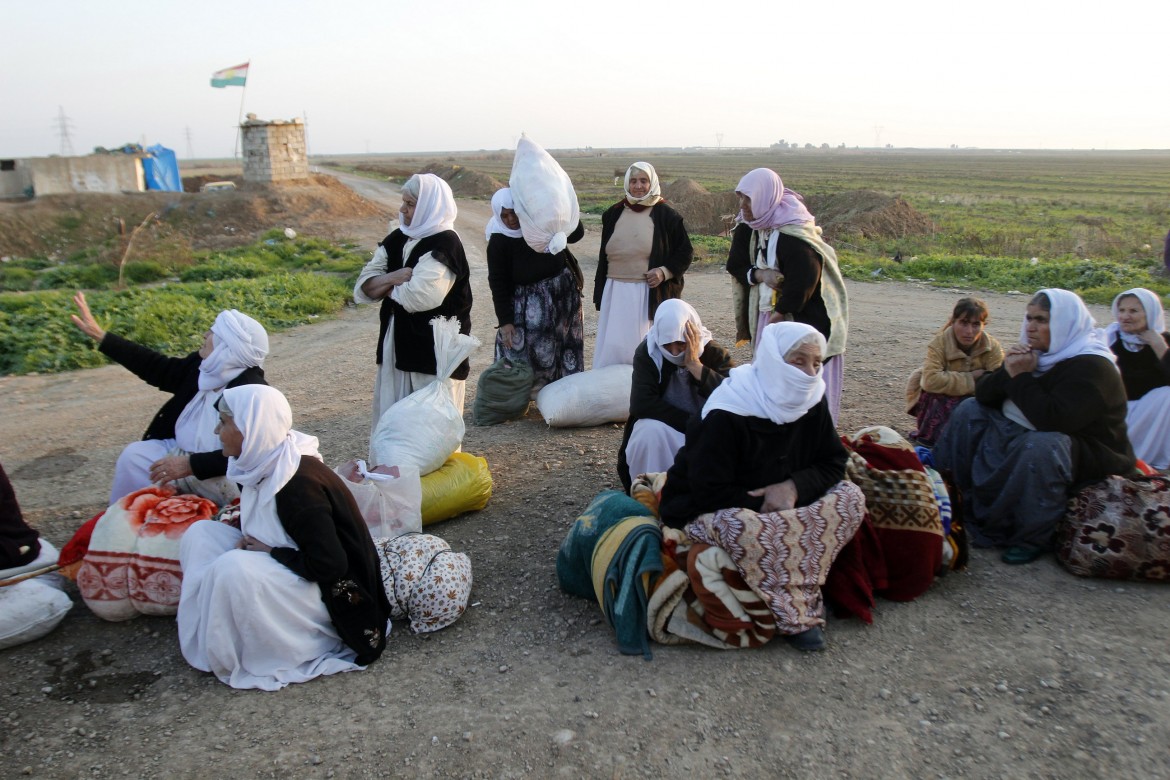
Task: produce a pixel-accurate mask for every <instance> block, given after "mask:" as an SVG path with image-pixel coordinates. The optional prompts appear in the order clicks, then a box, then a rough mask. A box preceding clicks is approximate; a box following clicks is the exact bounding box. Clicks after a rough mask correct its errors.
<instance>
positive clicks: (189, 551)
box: [178, 520, 365, 691]
mask: <svg viewBox="0 0 1170 780" xmlns="http://www.w3.org/2000/svg"><path fill="white" fill-rule="evenodd" d="M242 536H243V535H242V534H241V533H240V532H239V531H238V530H236V529H235V528H232V527H231V526H228V525H224V524H223V523H218V522H216V521H214V520H201V521H199V522H197V523H195V524H194V525H192V526H191V527H190V528H188V529H187V532H186V533H185V534H183V539H182V541H181V542H180V543H179V563H180V564H181V565H182V567H183V590H182V593H181V595H180V596H179V616H178V623H179V646H180V648H182V651H183V657H184V658H186V659H187V662H188V663H189V664H191V665H192V666H194V667H195V668H196V669H199V670H201V671H204V672H211V673H212V674H214V675H215V676H216V677H218V678H219V679H220V681H222V682H225V683H227V684H228V685H230V686H232V687H233V688H259V689H261V690H265V691H275V690H279V689H281V688H283V687H284V686H286V685H288V684H289V683H299V682H305V681H307V680H312V679H313V678H314V677H319V676H321V675H324V674H336V673H338V672H350V671H353V670H355V669H364V668H365V667H362V666H358V665H357V664H356V663H354V658H356V654H355V653H354V651H353V650H351V649H350V648H349V647H348V646H347V645H346V644H345V643H344V642H342V641H341V638H340V637H339V636H338V634H337V631H336V630H335V629H334V628H333V622H332V621H331V620H330V619H329V612H328V611H327V610H326V609H325V602H323V601H322V600H321V589H320V587H319V586H318V585H317V583H315V582H309V581H308V580H305V579H301V578H300V577H298V576H297V575H296V574H294V573H293V572H292V571H291V570H290V569H289V568H288V567H286V566H284V565H283V564H281V563H278V562H277V561H276V559H275V558H273V557H272V556H271V555H269V554H268V553H263V552H254V551H250V550H240V549H237V545H238V544H239V543H240V539H241V538H242Z"/></svg>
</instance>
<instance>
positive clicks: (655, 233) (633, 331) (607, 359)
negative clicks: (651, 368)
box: [593, 162, 694, 368]
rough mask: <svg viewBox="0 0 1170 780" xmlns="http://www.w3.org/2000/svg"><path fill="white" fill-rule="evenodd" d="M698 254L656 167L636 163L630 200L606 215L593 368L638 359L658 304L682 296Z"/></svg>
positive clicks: (596, 286) (628, 184)
mask: <svg viewBox="0 0 1170 780" xmlns="http://www.w3.org/2000/svg"><path fill="white" fill-rule="evenodd" d="M693 255H694V249H692V247H691V239H690V236H688V235H687V229H686V226H685V225H684V224H683V218H682V216H681V215H680V214H679V213H678V212H677V211H675V210H674V209H672V208H671V207H670V206H667V205H666V203H665V201H664V200H663V198H662V188H661V186H660V185H659V183H658V174H657V172H655V170H654V166H653V165H651V164H650V163H646V162H636V163H634V164H633V165H631V166H630V167H629V169H628V170H627V171H626V179H625V197H624V198H623V199H622V200H621V201H619V202H618V203H615V204H614V205H613V206H610V207H609V208H608V209H607V210H606V211H605V213H604V214H602V215H601V251H600V253H599V254H598V256H597V275H596V276H595V277H594V280H593V304H594V306H596V307H597V310H598V312H599V314H598V315H597V342H596V343H595V344H594V347H593V367H594V368H602V367H603V366H609V365H614V364H625V365H629V364H630V363H631V362H632V361H633V359H634V350H635V349H637V348H638V344H640V343H641V342H642V339H643V338H644V337H645V336H646V331H648V330H649V329H650V322H651V321H652V320H653V319H654V314H655V312H656V311H658V306H659V305H660V304H661V303H662V302H663V301H666V300H670V299H672V298H679V297H681V296H682V291H683V274H685V273H686V272H687V269H688V268H690V266H691V258H692V256H693Z"/></svg>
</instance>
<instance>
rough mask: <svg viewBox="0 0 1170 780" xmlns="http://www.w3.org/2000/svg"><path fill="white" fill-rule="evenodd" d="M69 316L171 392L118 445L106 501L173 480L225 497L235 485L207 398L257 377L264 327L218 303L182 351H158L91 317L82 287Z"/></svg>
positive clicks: (221, 500)
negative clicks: (198, 343) (199, 342)
mask: <svg viewBox="0 0 1170 780" xmlns="http://www.w3.org/2000/svg"><path fill="white" fill-rule="evenodd" d="M73 302H74V303H75V304H76V305H77V311H78V313H77V314H74V315H73V317H72V319H73V324H75V325H76V326H77V328H78V329H79V330H80V331H81V332H82V333H84V334H85V335H87V336H89V337H90V338H92V339H93V340H94V341H96V342H98V349H99V350H100V351H101V352H102V354H104V355H106V356H107V357H109V358H111V359H113V360H116V361H118V362H119V363H121V364H122V365H124V366H125V367H126V368H128V369H130V370H131V371H133V372H134V373H135V374H137V375H138V377H139V378H141V379H142V380H144V381H146V382H147V383H149V384H151V385H154V386H155V387H157V388H158V389H160V390H163V391H164V392H168V393H173V397H172V398H171V400H169V401H167V402H166V403H165V404H163V407H162V408H161V409H159V411H158V413H157V414H155V416H154V419H153V420H152V421H151V423H150V427H149V428H147V429H146V433H145V434H144V435H143V437H142V441H137V442H134V443H132V444H129V445H127V446H126V448H125V449H123V450H122V454H121V455H119V456H118V462H117V464H116V465H115V467H114V483H113V486H112V487H111V488H110V503H111V504H112V503H114V502H115V501H117V500H118V499H119V498H122V497H123V496H125V495H128V494H130V493H132V492H134V491H135V490H140V489H142V488H144V487H148V486H149V485H151V484H152V483H166V482H175V483H177V484H176V485H175V486H176V487H177V488H178V489H179V491H180V492H183V493H196V494H198V495H201V496H203V497H205V498H210V499H211V500H213V501H215V502H216V503H218V504H225V503H228V502H230V501H231V500H232V499H234V498H235V497H236V488H235V485H234V484H232V482H231V481H230V480H225V479H224V478H223V475H224V473H225V471H226V470H227V456H225V455H224V454H223V452H222V451H221V450H220V446H219V440H218V439H216V437H215V434H214V433H213V431H214V429H215V421H216V413H215V408H214V404H215V399H216V398H218V397H219V394H220V392H222V390H223V389H224V388H225V387H239V386H242V385H249V384H261V385H262V384H265V382H264V371H263V369H262V368H261V367H262V366H263V365H264V358H265V356H266V355H267V354H268V334H267V333H266V332H265V331H264V328H263V326H261V325H260V323H258V322H256V320H254V319H252V318H251V317H249V316H248V315H246V314H242V313H240V312H238V311H236V310H235V309H229V310H227V311H221V312H220V313H219V315H218V316H217V317H216V318H215V323H214V324H213V325H212V326H211V328H209V329H208V330H207V332H206V333H204V334H203V346H202V347H200V348H199V350H198V351H197V352H192V353H191V354H189V355H187V356H186V357H183V358H172V357H167V356H166V355H160V354H159V353H157V352H155V351H154V350H152V349H149V348H147V347H144V346H141V345H140V344H135V343H134V342H133V341H129V340H128V339H124V338H122V337H121V336H119V335H117V334H116V333H110V332H108V331H106V330H105V329H103V328H102V327H101V326H100V325H98V323H97V320H96V319H94V316H93V314H92V313H90V310H89V304H88V303H87V302H86V300H85V295H84V294H83V293H77V294H76V295H75V296H73Z"/></svg>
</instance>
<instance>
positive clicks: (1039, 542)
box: [934, 289, 1136, 564]
mask: <svg viewBox="0 0 1170 780" xmlns="http://www.w3.org/2000/svg"><path fill="white" fill-rule="evenodd" d="M1125 413H1126V402H1125V386H1124V385H1123V384H1122V382H1121V375H1120V374H1119V373H1118V371H1117V366H1116V365H1115V364H1114V358H1113V353H1112V352H1111V351H1110V350H1109V346H1108V345H1107V344H1106V342H1105V337H1104V333H1103V331H1101V330H1099V329H1098V328H1097V327H1096V325H1095V323H1094V322H1093V315H1092V314H1090V313H1089V310H1088V309H1087V308H1086V307H1085V304H1084V302H1083V301H1082V300H1081V299H1080V297H1079V296H1078V295H1077V294H1076V293H1073V292H1069V291H1068V290H1058V289H1045V290H1040V291H1039V292H1037V293H1036V295H1035V296H1033V298H1032V300H1031V302H1029V303H1028V309H1027V313H1026V314H1025V316H1024V323H1023V325H1022V326H1021V327H1020V343H1019V344H1016V345H1013V346H1011V347H1009V348H1008V349H1007V351H1006V355H1005V357H1004V362H1003V365H1002V366H1001V367H1000V368H998V369H996V370H995V371H993V372H991V373H989V374H984V375H983V376H981V377H980V378H979V379H978V381H976V383H975V397H974V398H970V399H968V400H966V401H964V402H963V403H961V404H959V406H958V407H957V408H956V409H955V411H954V412H953V413H952V414H951V419H950V422H949V423H947V426H946V427H945V428H944V429H943V433H942V436H941V437H940V438H939V441H938V443H937V444H936V445H935V448H934V462H935V465H936V466H937V467H938V469H939V470H940V471H949V472H950V473H951V476H952V478H953V479H954V482H955V486H956V487H957V488H958V489H959V490H960V491H961V492H962V497H963V511H964V514H965V519H966V521H967V529H968V531H970V532H971V533H972V535H973V537H974V540H975V542H976V543H977V544H981V545H983V546H997V547H1006V548H1007V549H1006V550H1005V551H1004V553H1003V555H1002V559H1003V561H1004V563H1009V564H1025V563H1031V562H1032V561H1034V560H1036V559H1037V558H1038V557H1040V556H1041V555H1042V554H1043V553H1044V552H1045V551H1047V550H1050V549H1052V536H1053V532H1054V531H1055V528H1056V523H1057V521H1058V520H1059V519H1060V518H1061V517H1062V516H1063V515H1064V513H1065V509H1066V504H1067V502H1068V492H1069V490H1070V489H1071V488H1072V487H1073V486H1074V485H1076V484H1078V483H1084V482H1092V481H1096V480H1099V479H1103V478H1104V477H1106V476H1108V475H1110V474H1118V475H1121V476H1129V475H1131V474H1133V473H1136V472H1135V460H1134V454H1133V450H1132V448H1131V447H1130V444H1129V439H1128V437H1127V432H1126V425H1125Z"/></svg>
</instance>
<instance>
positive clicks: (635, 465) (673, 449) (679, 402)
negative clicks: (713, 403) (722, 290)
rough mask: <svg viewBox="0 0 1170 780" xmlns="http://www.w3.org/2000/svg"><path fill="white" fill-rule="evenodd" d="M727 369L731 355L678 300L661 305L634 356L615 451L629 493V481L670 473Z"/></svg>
mask: <svg viewBox="0 0 1170 780" xmlns="http://www.w3.org/2000/svg"><path fill="white" fill-rule="evenodd" d="M731 365H732V362H731V353H729V352H728V351H727V350H726V349H724V348H723V347H722V346H720V345H719V343H718V342H716V341H714V340H713V339H712V338H711V331H709V330H707V329H706V328H704V327H703V322H702V320H700V319H699V313H698V312H697V311H695V309H694V307H692V306H691V305H690V304H689V303H687V302H685V301H682V300H678V299H672V300H669V301H663V302H662V304H661V305H660V306H659V307H658V311H657V312H655V314H654V324H653V325H651V326H650V332H649V333H647V334H646V338H645V339H644V340H643V341H642V343H641V344H639V345H638V348H637V349H636V350H635V351H634V371H633V377H632V379H631V384H630V418H629V420H627V421H626V432H625V436H624V437H623V438H622V445H621V447H620V448H619V450H618V476H619V477H620V478H621V480H622V485H624V486H625V489H626V491H627V492H628V491H629V489H630V484H631V482H632V479H631V478H632V477H633V476H638V475H639V474H653V473H657V472H662V471H666V470H667V469H669V468H670V466H671V464H673V463H674V456H675V453H677V452H678V449H679V447H681V446H682V445H683V439H684V433H685V432H686V427H687V421H688V420H690V419H691V417H692V416H693V415H695V414H697V413H698V412H699V411H701V410H702V408H703V404H704V403H706V401H707V398H708V397H710V395H711V391H712V390H714V389H715V388H716V387H718V386H719V383H720V382H722V381H723V380H724V379H726V378H727V374H728V372H729V371H731Z"/></svg>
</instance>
